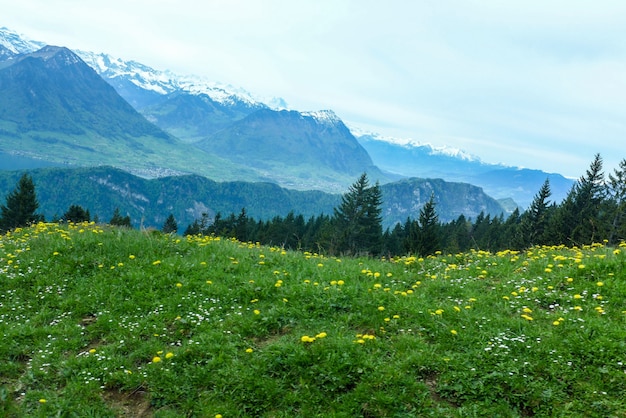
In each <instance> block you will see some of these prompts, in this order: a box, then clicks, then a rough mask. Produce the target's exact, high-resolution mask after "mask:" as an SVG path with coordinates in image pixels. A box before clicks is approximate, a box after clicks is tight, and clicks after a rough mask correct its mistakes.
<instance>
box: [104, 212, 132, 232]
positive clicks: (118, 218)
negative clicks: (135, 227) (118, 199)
mask: <svg viewBox="0 0 626 418" xmlns="http://www.w3.org/2000/svg"><path fill="white" fill-rule="evenodd" d="M109 225H115V226H125V227H127V228H130V227H131V224H130V215H126V216H122V214H121V213H120V208H115V211H113V216H112V217H111V220H110V221H109Z"/></svg>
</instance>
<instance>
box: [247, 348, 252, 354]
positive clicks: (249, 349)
mask: <svg viewBox="0 0 626 418" xmlns="http://www.w3.org/2000/svg"><path fill="white" fill-rule="evenodd" d="M253 351H254V350H253V349H251V348H246V353H252V352H253Z"/></svg>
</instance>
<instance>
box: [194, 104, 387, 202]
mask: <svg viewBox="0 0 626 418" xmlns="http://www.w3.org/2000/svg"><path fill="white" fill-rule="evenodd" d="M196 146H198V147H199V148H201V149H203V150H206V151H207V152H209V151H210V152H213V153H215V154H216V155H218V156H220V157H222V158H228V159H230V160H231V161H232V162H235V163H239V164H246V165H248V166H249V167H253V168H255V169H257V170H259V172H261V173H267V174H266V175H267V176H268V177H269V176H270V173H273V176H274V178H277V177H278V178H280V177H279V176H282V177H283V178H282V179H281V181H280V183H281V184H286V185H288V186H289V187H293V188H297V189H303V188H320V187H319V185H320V184H325V186H324V189H325V190H327V191H336V192H340V191H343V190H345V184H351V183H352V182H354V179H355V178H356V177H358V176H359V174H361V173H363V172H368V173H369V174H370V177H371V178H375V179H380V180H382V179H384V177H385V176H384V175H383V174H382V173H381V172H380V170H378V169H377V168H376V167H375V166H374V165H373V163H372V160H371V158H370V156H369V155H368V153H367V152H366V151H365V149H363V147H362V146H361V145H360V144H359V143H358V141H357V140H356V138H354V136H353V135H352V133H351V132H350V130H349V129H348V128H347V127H346V126H345V125H344V123H343V122H342V121H341V119H339V118H338V117H337V115H335V113H334V112H332V111H329V110H326V111H319V112H296V111H288V110H281V111H275V110H271V109H268V108H265V109H260V110H257V111H256V112H254V113H252V114H250V115H249V116H247V117H245V118H244V119H241V120H240V121H237V122H234V123H233V124H232V125H231V126H230V127H228V128H225V129H223V130H221V131H219V132H217V133H215V134H214V135H212V136H210V137H209V138H207V139H205V140H202V141H200V142H198V143H197V144H196ZM316 186H317V187H316Z"/></svg>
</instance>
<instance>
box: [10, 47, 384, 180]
mask: <svg viewBox="0 0 626 418" xmlns="http://www.w3.org/2000/svg"><path fill="white" fill-rule="evenodd" d="M5 37H7V36H5ZM32 45H34V44H31V46H32ZM82 55H83V56H84V57H85V59H87V60H88V61H89V62H90V63H91V65H92V66H93V67H89V66H88V65H87V64H86V63H85V61H83V60H82V59H81V58H79V57H78V56H77V55H76V54H73V53H72V52H71V51H69V50H67V49H65V48H56V47H45V48H44V49H41V50H39V51H35V52H30V53H23V54H20V55H16V56H15V57H10V58H9V59H7V60H5V61H3V64H1V65H0V71H2V70H4V71H6V72H4V76H5V79H6V82H5V83H4V86H5V87H6V90H5V91H6V93H7V94H6V95H5V96H4V102H3V103H0V105H2V107H3V109H4V110H5V112H4V113H3V114H0V129H2V131H0V135H1V137H0V152H1V151H4V152H5V153H12V154H14V155H15V154H18V155H21V156H26V157H40V155H39V154H37V152H35V151H32V150H39V151H41V152H42V153H45V154H47V156H46V157H45V159H46V160H47V161H53V162H59V161H61V162H64V163H70V164H76V165H94V164H109V165H113V166H116V167H121V168H125V169H129V170H132V171H133V172H139V173H142V174H143V175H146V176H151V175H162V173H168V172H170V173H177V172H178V173H184V172H188V173H196V174H201V175H206V176H209V177H210V178H213V179H215V180H233V179H239V180H246V181H273V182H276V183H277V184H279V185H282V186H287V187H291V188H297V189H317V190H326V191H344V190H345V189H346V188H347V187H348V186H349V185H350V184H351V183H352V182H353V181H354V179H355V178H356V177H357V176H358V175H359V174H361V173H362V172H364V171H368V172H369V173H370V175H371V176H372V178H375V179H378V180H380V181H385V180H387V179H386V178H385V177H384V176H383V175H382V173H381V172H380V170H377V169H376V167H374V166H373V164H372V162H371V159H370V158H369V156H368V155H367V153H366V152H365V150H363V148H362V147H361V146H360V144H359V143H358V142H357V141H356V139H355V138H354V136H352V134H351V133H350V131H349V130H348V129H347V128H346V127H345V125H344V124H343V122H342V121H341V120H340V119H339V118H338V117H337V116H336V115H334V114H333V113H332V112H312V113H307V112H296V111H290V112H287V111H276V110H271V109H270V108H269V107H268V106H266V105H264V104H262V103H260V102H257V101H255V100H254V99H252V98H251V97H250V96H249V95H246V94H245V92H242V91H237V92H233V91H231V90H228V89H226V88H224V87H223V86H220V85H217V84H214V83H208V82H205V81H203V80H201V79H197V78H193V77H176V76H173V75H172V74H171V73H168V72H159V71H155V70H152V69H151V68H149V67H146V66H143V65H141V64H139V63H136V62H133V61H128V62H127V61H122V60H118V59H114V58H111V57H109V56H108V55H105V54H91V53H82ZM48 56H56V57H58V60H57V61H59V62H60V61H62V60H64V59H65V60H66V61H67V62H66V63H65V65H57V66H54V68H53V67H49V66H48V67H47V66H45V65H43V64H42V63H48V62H51V61H49V60H48V59H47V57H48ZM37 58H39V59H40V60H39V61H41V62H39V61H37V62H39V64H38V65H39V67H37V69H31V71H30V72H25V73H24V75H23V76H22V77H21V78H19V79H15V77H16V75H17V72H16V71H9V69H11V70H13V69H19V66H22V65H23V64H24V63H27V62H31V61H32V60H33V59H37ZM87 69H89V71H87ZM102 77H106V79H107V80H108V82H105V81H104V79H102ZM30 79H34V80H39V82H38V83H37V84H36V85H35V86H34V88H35V90H33V91H36V92H37V96H36V97H30V96H29V94H30V93H29V88H30V87H29V85H27V83H28V80H30ZM105 86H106V88H105ZM112 86H113V87H112ZM115 86H117V88H118V90H115V88H114V87H115ZM2 92H3V91H2V90H1V89H0V93H2ZM120 93H122V94H125V95H127V100H123V99H122V98H121V96H120ZM14 100H17V101H18V102H17V105H13V101H14ZM20 100H21V101H20ZM28 100H31V101H30V102H29V101H28ZM35 102H36V103H35ZM129 102H131V103H134V104H135V106H136V107H137V109H135V108H133V107H132V106H131V105H130V104H129ZM67 104H69V105H70V106H67ZM37 106H38V107H37ZM138 111H141V112H143V115H140V114H139V113H138ZM16 113H17V114H16ZM146 118H147V119H146ZM148 119H149V121H148ZM264 124H267V125H266V126H263V125H264ZM17 125H19V126H20V129H22V130H26V131H28V132H29V134H28V135H26V136H27V137H28V138H26V139H28V140H24V139H25V135H24V134H19V135H18V133H17V132H16V129H17ZM157 125H158V126H159V128H157V127H156V126H157ZM262 126H263V127H262ZM261 127H262V128H261ZM166 132H167V133H166ZM138 135H142V136H145V137H150V138H151V140H150V143H149V144H148V142H147V141H139V140H137V139H136V138H130V137H129V136H138ZM9 136H13V137H16V136H19V137H20V138H21V140H20V141H19V142H20V146H19V148H17V149H14V148H11V147H12V146H13V143H14V142H15V141H12V142H8V141H7V137H9ZM177 138H180V140H178V139H177ZM95 139H97V141H96V140H95ZM164 142H168V143H169V144H164ZM3 143H4V144H3ZM96 143H97V145H96ZM191 145H194V147H193V148H192V147H191ZM172 146H173V147H174V149H172ZM96 151H97V152H96ZM131 156H132V158H129V157H131ZM42 158H43V157H42ZM124 158H126V159H127V160H132V163H131V161H123V160H124ZM146 165H148V166H147V167H146Z"/></svg>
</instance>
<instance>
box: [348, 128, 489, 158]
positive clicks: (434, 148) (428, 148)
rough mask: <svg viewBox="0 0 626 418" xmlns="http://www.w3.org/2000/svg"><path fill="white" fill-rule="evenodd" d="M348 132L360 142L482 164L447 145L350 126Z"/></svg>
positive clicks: (458, 149)
mask: <svg viewBox="0 0 626 418" xmlns="http://www.w3.org/2000/svg"><path fill="white" fill-rule="evenodd" d="M350 131H351V132H352V134H353V135H354V136H355V137H356V138H357V139H359V141H361V142H367V141H380V142H385V143H390V144H394V145H396V146H399V147H402V148H404V149H406V150H409V151H410V150H414V149H419V150H420V151H421V152H423V153H424V154H426V155H432V156H445V157H452V158H457V159H459V160H465V161H472V162H476V163H482V162H483V161H482V160H481V159H480V157H478V156H476V155H474V154H471V153H469V152H467V151H465V150H462V149H460V148H454V147H450V146H447V145H433V144H430V143H421V142H419V141H415V140H413V139H410V138H396V137H392V136H386V135H381V134H378V133H376V132H370V131H364V130H361V129H359V128H358V127H354V126H350Z"/></svg>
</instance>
